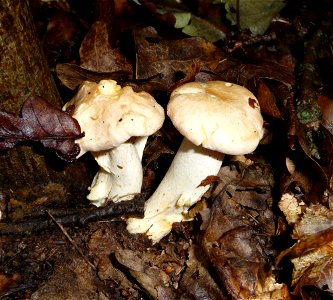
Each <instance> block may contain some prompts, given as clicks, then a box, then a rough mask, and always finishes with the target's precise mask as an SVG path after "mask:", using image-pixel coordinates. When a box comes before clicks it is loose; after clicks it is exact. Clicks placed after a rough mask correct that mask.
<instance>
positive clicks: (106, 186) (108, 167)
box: [87, 138, 147, 206]
mask: <svg viewBox="0 0 333 300" xmlns="http://www.w3.org/2000/svg"><path fill="white" fill-rule="evenodd" d="M146 140H147V139H146V138H139V139H138V141H137V143H134V144H132V143H124V144H122V145H120V146H118V147H115V148H113V149H111V150H108V151H100V152H95V153H93V155H94V157H95V159H96V161H97V163H98V164H99V165H100V167H101V168H100V170H99V171H98V172H97V174H96V175H95V178H94V180H93V182H92V184H91V187H90V193H89V195H88V196H87V198H88V199H89V200H90V201H91V202H92V203H93V204H94V205H96V206H101V205H103V204H104V203H105V201H106V200H108V199H110V200H112V201H114V202H120V201H124V200H131V199H133V197H134V196H135V194H137V193H140V192H141V186H142V177H143V171H142V166H141V158H142V153H141V152H142V151H143V149H144V145H145V142H146ZM138 149H139V150H138ZM138 151H140V153H138Z"/></svg>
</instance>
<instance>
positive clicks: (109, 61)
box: [80, 21, 132, 73]
mask: <svg viewBox="0 0 333 300" xmlns="http://www.w3.org/2000/svg"><path fill="white" fill-rule="evenodd" d="M109 36H110V33H109V32H108V26H107V24H106V23H105V22H102V21H96V22H95V23H94V24H93V25H92V26H91V28H90V30H89V32H88V33H87V35H86V36H85V38H84V40H83V42H82V44H81V47H80V66H81V67H83V68H85V69H88V70H92V71H97V72H116V71H122V72H127V73H132V64H131V63H130V62H129V61H128V59H126V57H125V56H124V55H123V54H122V53H121V52H120V51H119V49H118V48H114V47H111V41H110V38H109Z"/></svg>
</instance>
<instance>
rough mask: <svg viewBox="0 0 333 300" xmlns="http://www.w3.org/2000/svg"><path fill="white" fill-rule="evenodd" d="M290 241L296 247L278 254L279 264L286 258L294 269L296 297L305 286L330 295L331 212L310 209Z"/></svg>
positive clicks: (332, 274)
mask: <svg viewBox="0 0 333 300" xmlns="http://www.w3.org/2000/svg"><path fill="white" fill-rule="evenodd" d="M293 238H295V239H296V240H297V243H296V244H295V245H293V246H292V247H291V248H288V249H286V250H284V251H283V252H281V253H280V255H279V256H278V257H277V259H276V264H279V263H280V262H281V260H282V259H283V258H285V257H289V258H290V259H291V262H292V263H293V265H294V270H293V274H292V285H293V288H294V291H293V292H294V293H295V294H296V295H299V296H300V295H302V294H303V293H305V291H304V290H303V288H304V287H306V286H308V287H309V286H312V287H316V288H317V289H318V290H321V291H322V292H324V293H326V294H333V285H332V282H333V272H332V270H333V258H332V257H333V251H332V247H333V212H332V210H330V209H328V208H326V207H324V206H322V205H320V204H318V205H310V206H309V207H308V208H307V209H306V210H305V212H304V214H303V215H302V218H301V219H300V221H299V222H298V223H297V224H295V227H294V231H293Z"/></svg>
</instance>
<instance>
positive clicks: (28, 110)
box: [0, 94, 82, 161]
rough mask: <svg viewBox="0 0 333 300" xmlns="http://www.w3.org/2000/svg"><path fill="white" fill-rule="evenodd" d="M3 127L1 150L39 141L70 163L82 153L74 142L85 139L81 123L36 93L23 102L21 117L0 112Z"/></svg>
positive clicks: (0, 127) (0, 142)
mask: <svg viewBox="0 0 333 300" xmlns="http://www.w3.org/2000/svg"><path fill="white" fill-rule="evenodd" d="M0 124H1V125H0V150H4V149H10V148H13V147H14V146H15V145H16V144H17V143H19V142H22V141H39V142H41V143H42V144H43V145H44V146H45V147H47V148H53V149H55V150H57V152H58V153H59V156H60V157H61V158H63V159H65V160H68V161H71V160H73V159H74V158H75V157H76V156H77V155H78V153H79V151H80V149H79V146H78V145H77V144H75V139H77V138H80V137H82V133H81V128H80V125H79V123H78V121H77V120H75V119H74V118H72V117H71V116H70V115H69V114H67V113H66V112H63V111H61V110H60V109H58V108H56V107H54V106H52V105H51V104H49V103H48V102H47V101H46V100H44V99H43V98H42V97H39V96H36V95H34V94H32V95H30V96H29V97H28V98H27V99H26V101H25V102H24V104H23V107H22V117H21V118H20V117H17V116H15V115H13V114H10V113H7V112H4V111H0Z"/></svg>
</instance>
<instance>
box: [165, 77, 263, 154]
mask: <svg viewBox="0 0 333 300" xmlns="http://www.w3.org/2000/svg"><path fill="white" fill-rule="evenodd" d="M167 114H168V116H169V117H170V119H171V121H172V123H173V124H174V126H175V127H176V128H177V129H178V131H179V132H180V133H181V134H182V135H183V136H185V137H186V138H187V139H189V140H190V141H191V142H192V143H193V144H195V145H197V146H199V145H202V146H203V147H205V148H208V149H211V150H215V151H219V152H222V153H224V154H231V155H240V154H246V153H250V152H252V151H254V150H255V149H256V147H257V146H258V144H259V141H260V140H261V138H262V136H263V132H264V130H263V118H262V116H261V113H260V107H259V102H258V100H257V99H256V97H255V96H254V95H253V94H252V93H251V92H250V91H249V90H248V89H246V88H245V87H242V86H240V85H237V84H233V83H229V82H224V81H209V82H190V83H186V84H184V85H182V86H180V87H178V88H176V89H175V90H174V91H173V92H172V93H171V96H170V101H169V103H168V107H167Z"/></svg>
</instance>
